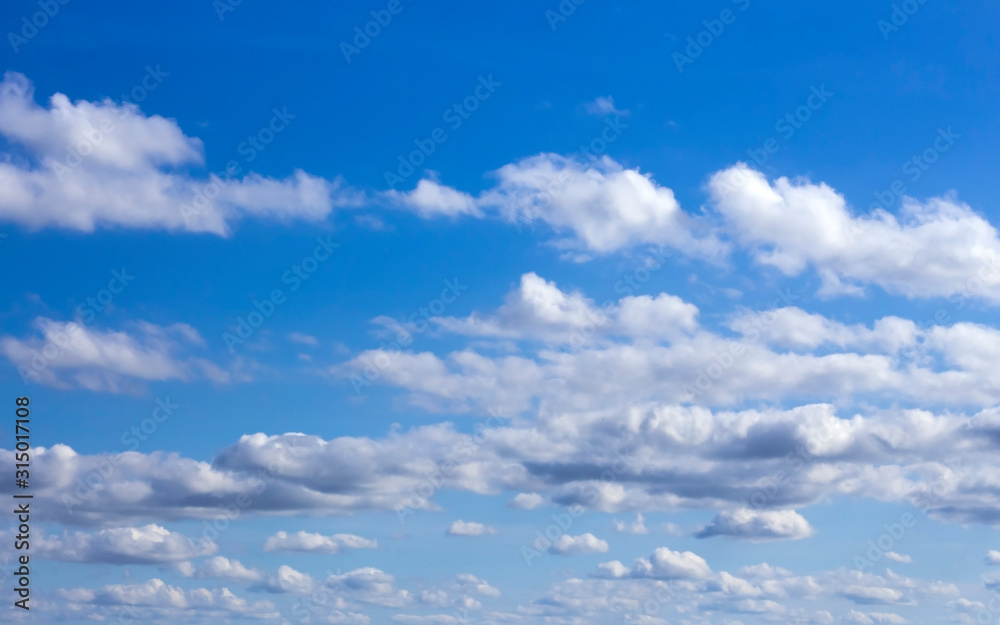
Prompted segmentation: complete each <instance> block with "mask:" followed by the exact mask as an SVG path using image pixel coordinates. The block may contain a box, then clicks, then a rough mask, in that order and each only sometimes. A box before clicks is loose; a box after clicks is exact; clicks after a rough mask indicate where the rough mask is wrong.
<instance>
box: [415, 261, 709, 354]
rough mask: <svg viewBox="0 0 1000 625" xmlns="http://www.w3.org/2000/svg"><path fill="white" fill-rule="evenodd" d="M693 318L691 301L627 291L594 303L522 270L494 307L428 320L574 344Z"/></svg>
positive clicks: (638, 334) (479, 332)
mask: <svg viewBox="0 0 1000 625" xmlns="http://www.w3.org/2000/svg"><path fill="white" fill-rule="evenodd" d="M697 319H698V308H697V307H696V306H694V305H693V304H690V303H688V302H685V301H684V300H682V299H681V298H679V297H676V296H673V295H669V294H667V293H661V294H660V295H658V296H657V297H655V298H654V297H650V296H649V295H641V296H636V297H633V296H628V297H625V298H622V299H621V300H619V301H618V302H613V301H610V300H609V301H607V302H605V303H604V304H603V305H601V306H598V305H596V304H595V303H594V302H593V301H592V300H590V299H589V298H587V297H586V296H584V295H583V294H582V293H580V292H568V293H567V292H564V291H562V290H561V289H560V288H559V287H558V285H556V283H554V282H551V281H548V280H545V279H544V278H542V277H540V276H538V275H537V274H535V273H526V274H524V275H523V276H521V281H520V284H519V285H518V286H517V287H515V288H514V289H513V290H512V291H511V292H510V293H509V294H508V295H507V297H506V302H505V303H504V304H503V305H502V306H501V307H500V308H499V309H498V310H497V311H496V313H494V314H490V315H479V314H475V315H472V316H470V317H465V318H460V319H459V318H454V317H435V318H433V319H432V321H433V322H434V323H435V324H437V325H438V326H440V327H441V328H442V329H443V330H446V331H448V332H453V333H456V334H463V335H468V336H477V337H489V338H507V339H537V340H541V341H546V342H550V343H562V344H565V345H567V346H570V347H574V348H576V347H579V346H581V345H583V344H585V343H587V342H589V341H591V340H593V339H594V338H597V337H602V336H605V337H611V336H625V337H631V338H647V337H651V338H654V339H655V338H659V339H665V338H670V337H675V336H678V335H683V334H685V333H689V332H691V331H693V330H695V329H696V328H697V327H698V321H697Z"/></svg>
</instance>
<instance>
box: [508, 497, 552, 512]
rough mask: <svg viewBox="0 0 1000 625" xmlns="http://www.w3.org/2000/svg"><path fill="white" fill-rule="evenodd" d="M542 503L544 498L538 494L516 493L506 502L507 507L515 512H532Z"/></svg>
mask: <svg viewBox="0 0 1000 625" xmlns="http://www.w3.org/2000/svg"><path fill="white" fill-rule="evenodd" d="M544 503H545V497H542V496H541V495H539V494H538V493H518V494H517V495H515V496H514V497H513V498H511V500H510V501H508V502H507V506H508V507H510V508H514V509H515V510H534V509H535V508H537V507H538V506H540V505H542V504H544Z"/></svg>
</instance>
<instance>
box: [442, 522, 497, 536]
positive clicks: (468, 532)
mask: <svg viewBox="0 0 1000 625" xmlns="http://www.w3.org/2000/svg"><path fill="white" fill-rule="evenodd" d="M496 533H497V529H496V528H495V527H490V526H489V525H484V524H483V523H476V522H475V521H462V520H458V521H455V522H454V523H452V524H451V525H449V526H448V532H447V534H448V535H449V536H486V535H489V534H496Z"/></svg>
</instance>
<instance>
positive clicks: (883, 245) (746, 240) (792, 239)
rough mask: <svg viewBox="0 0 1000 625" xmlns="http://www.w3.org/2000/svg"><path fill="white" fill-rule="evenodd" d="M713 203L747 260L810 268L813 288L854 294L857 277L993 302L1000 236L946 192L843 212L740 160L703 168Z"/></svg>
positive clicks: (909, 290)
mask: <svg viewBox="0 0 1000 625" xmlns="http://www.w3.org/2000/svg"><path fill="white" fill-rule="evenodd" d="M709 191H710V193H711V196H712V200H713V202H714V204H715V208H716V210H717V211H718V212H719V214H720V215H721V216H722V217H723V218H724V220H725V224H726V227H727V228H728V230H729V232H730V233H731V234H732V236H733V237H734V238H736V240H738V241H739V242H740V243H741V244H742V245H744V246H747V247H749V248H751V249H752V250H753V252H754V255H755V258H756V260H757V262H759V263H761V264H765V265H770V266H773V267H776V268H777V269H779V270H780V271H781V272H782V273H784V274H786V275H798V274H800V273H801V272H802V271H803V270H805V269H806V268H807V267H812V268H813V269H815V270H816V272H817V273H818V274H819V277H820V278H821V279H822V281H823V286H822V289H821V293H822V294H826V295H837V294H844V293H847V294H854V295H857V294H860V293H861V292H862V291H863V287H864V285H866V284H876V285H878V286H880V287H882V288H883V289H885V290H886V291H888V292H889V293H894V294H899V295H904V296H907V297H946V296H952V295H958V296H966V295H972V296H974V297H983V298H986V299H988V300H990V301H992V302H1000V238H998V236H997V231H996V229H995V228H994V227H993V226H992V225H990V223H989V222H988V221H986V219H984V218H983V217H982V216H980V215H978V214H976V213H975V212H973V210H972V209H971V208H970V207H969V206H967V205H965V204H962V203H960V202H958V201H957V200H956V199H955V198H954V197H950V196H949V197H941V198H934V199H931V200H928V201H926V202H923V203H921V202H918V201H916V200H914V199H912V198H904V201H903V204H902V209H901V211H900V214H899V215H898V216H895V215H891V214H889V213H887V212H885V211H884V210H880V211H876V212H873V213H871V214H868V215H865V216H857V215H854V214H852V212H851V210H850V209H849V208H848V205H847V202H846V200H845V199H844V197H843V196H841V195H839V194H838V193H837V192H836V191H834V190H833V189H832V188H830V187H829V186H827V185H825V184H814V183H812V182H810V181H808V180H805V179H796V180H789V179H788V178H778V179H777V180H775V181H774V182H773V183H770V182H768V180H767V179H766V177H765V176H764V175H763V174H761V173H760V172H757V171H754V170H752V169H750V168H749V167H748V166H747V165H745V164H743V163H740V164H738V165H736V166H734V167H731V168H729V169H727V170H724V171H720V172H718V173H716V174H715V175H713V176H712V178H711V181H710V183H709Z"/></svg>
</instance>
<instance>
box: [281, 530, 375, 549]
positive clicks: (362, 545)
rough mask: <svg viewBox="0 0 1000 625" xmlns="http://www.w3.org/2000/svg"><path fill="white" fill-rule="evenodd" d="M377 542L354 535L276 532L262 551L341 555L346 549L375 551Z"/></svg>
mask: <svg viewBox="0 0 1000 625" xmlns="http://www.w3.org/2000/svg"><path fill="white" fill-rule="evenodd" d="M376 548H378V541H376V540H374V539H368V538H362V537H361V536H356V535H354V534H334V535H332V536H324V535H322V534H314V533H311V532H305V531H299V532H296V533H295V534H289V533H288V532H283V531H282V532H278V533H277V534H275V535H274V536H270V537H268V539H267V540H266V541H264V551H304V552H316V553H330V554H334V553H343V552H344V551H346V550H348V549H376Z"/></svg>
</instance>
